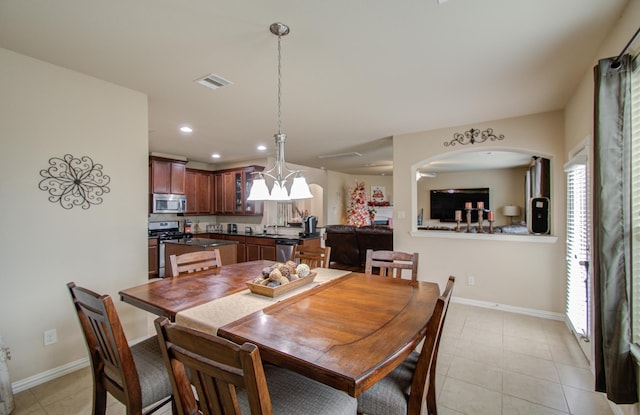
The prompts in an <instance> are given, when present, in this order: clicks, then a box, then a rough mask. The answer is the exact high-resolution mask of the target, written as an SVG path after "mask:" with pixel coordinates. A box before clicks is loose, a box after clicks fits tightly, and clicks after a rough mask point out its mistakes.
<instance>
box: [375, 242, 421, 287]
mask: <svg viewBox="0 0 640 415" xmlns="http://www.w3.org/2000/svg"><path fill="white" fill-rule="evenodd" d="M374 268H379V269H380V271H379V274H380V275H382V276H385V277H393V278H401V277H402V270H405V269H408V270H411V279H412V280H413V281H417V280H418V253H417V252H415V253H413V254H408V253H406V252H400V251H384V250H381V251H374V250H372V249H367V257H366V260H365V263H364V272H365V274H372V273H373V270H374Z"/></svg>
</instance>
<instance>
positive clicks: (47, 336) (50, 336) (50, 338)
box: [43, 329, 58, 346]
mask: <svg viewBox="0 0 640 415" xmlns="http://www.w3.org/2000/svg"><path fill="white" fill-rule="evenodd" d="M43 337H44V345H45V346H49V345H51V344H54V343H57V342H58V332H57V331H56V329H51V330H45V332H44V333H43Z"/></svg>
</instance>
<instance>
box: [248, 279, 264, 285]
mask: <svg viewBox="0 0 640 415" xmlns="http://www.w3.org/2000/svg"><path fill="white" fill-rule="evenodd" d="M262 281H264V278H262V277H256V278H254V279H253V281H251V282H252V283H253V284H262Z"/></svg>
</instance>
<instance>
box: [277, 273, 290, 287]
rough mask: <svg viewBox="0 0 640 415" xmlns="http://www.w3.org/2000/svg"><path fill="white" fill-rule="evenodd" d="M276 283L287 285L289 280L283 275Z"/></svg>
mask: <svg viewBox="0 0 640 415" xmlns="http://www.w3.org/2000/svg"><path fill="white" fill-rule="evenodd" d="M278 282H279V283H280V285H285V284H289V279H288V278H287V277H285V276H284V275H283V276H282V278H280V281H278Z"/></svg>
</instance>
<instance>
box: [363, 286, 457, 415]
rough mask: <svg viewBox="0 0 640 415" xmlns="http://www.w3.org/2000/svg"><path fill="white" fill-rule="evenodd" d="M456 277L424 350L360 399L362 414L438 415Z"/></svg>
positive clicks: (438, 308) (433, 320) (429, 326)
mask: <svg viewBox="0 0 640 415" xmlns="http://www.w3.org/2000/svg"><path fill="white" fill-rule="evenodd" d="M454 283H455V277H449V280H448V281H447V286H446V287H445V290H444V292H443V293H442V295H441V296H440V297H439V298H438V300H437V302H436V306H435V308H434V310H433V314H432V315H431V318H430V319H429V322H428V323H427V330H426V332H425V337H424V342H423V344H422V350H421V351H420V352H419V353H418V352H416V351H414V352H412V353H411V354H410V355H409V357H407V358H406V359H405V360H404V361H403V362H402V363H401V364H400V365H399V366H398V367H397V368H395V369H394V370H393V371H392V372H391V373H389V374H388V375H387V376H386V377H384V378H383V379H382V380H380V381H378V382H377V383H376V384H375V385H373V386H372V387H370V388H369V389H367V390H366V391H365V392H364V393H363V394H362V395H360V396H359V397H358V413H359V414H369V415H387V414H407V415H419V414H421V413H422V403H423V402H426V409H427V412H426V413H427V414H428V415H437V414H438V408H437V405H436V387H435V382H436V362H437V359H438V349H439V346H440V338H441V337H442V328H443V326H444V321H445V317H446V315H447V310H448V309H449V301H450V299H451V292H452V290H453V284H454Z"/></svg>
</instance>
